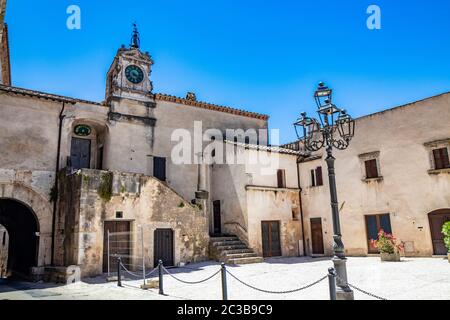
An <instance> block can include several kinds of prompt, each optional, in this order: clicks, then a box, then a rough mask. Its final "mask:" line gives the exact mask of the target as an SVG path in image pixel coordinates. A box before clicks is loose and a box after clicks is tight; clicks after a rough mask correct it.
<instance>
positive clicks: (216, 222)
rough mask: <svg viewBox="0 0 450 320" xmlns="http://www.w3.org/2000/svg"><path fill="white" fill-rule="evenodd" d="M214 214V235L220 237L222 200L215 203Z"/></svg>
mask: <svg viewBox="0 0 450 320" xmlns="http://www.w3.org/2000/svg"><path fill="white" fill-rule="evenodd" d="M213 214H214V234H216V235H220V234H221V233H222V217H221V209H220V200H217V201H214V202H213Z"/></svg>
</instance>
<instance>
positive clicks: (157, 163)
mask: <svg viewBox="0 0 450 320" xmlns="http://www.w3.org/2000/svg"><path fill="white" fill-rule="evenodd" d="M153 176H154V177H155V178H156V179H159V180H161V181H166V158H160V157H154V158H153Z"/></svg>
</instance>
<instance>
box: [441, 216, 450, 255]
mask: <svg viewBox="0 0 450 320" xmlns="http://www.w3.org/2000/svg"><path fill="white" fill-rule="evenodd" d="M442 234H443V235H444V244H445V246H446V247H447V250H448V254H447V257H448V262H450V221H447V222H446V223H444V225H443V226H442Z"/></svg>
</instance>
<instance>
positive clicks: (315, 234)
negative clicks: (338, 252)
mask: <svg viewBox="0 0 450 320" xmlns="http://www.w3.org/2000/svg"><path fill="white" fill-rule="evenodd" d="M311 244H312V253H313V254H325V250H324V247H323V230H322V218H314V219H311Z"/></svg>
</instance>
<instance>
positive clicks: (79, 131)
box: [73, 124, 92, 137]
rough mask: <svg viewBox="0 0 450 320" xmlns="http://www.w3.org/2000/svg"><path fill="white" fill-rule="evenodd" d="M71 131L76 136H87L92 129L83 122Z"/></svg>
mask: <svg viewBox="0 0 450 320" xmlns="http://www.w3.org/2000/svg"><path fill="white" fill-rule="evenodd" d="M73 132H74V133H75V134H76V135H77V136H81V137H87V136H89V135H90V134H91V132H92V130H91V127H89V126H87V125H85V124H80V125H78V126H76V127H75V129H74V130H73Z"/></svg>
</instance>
